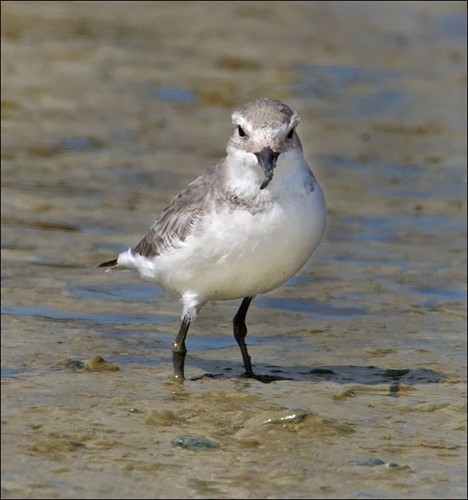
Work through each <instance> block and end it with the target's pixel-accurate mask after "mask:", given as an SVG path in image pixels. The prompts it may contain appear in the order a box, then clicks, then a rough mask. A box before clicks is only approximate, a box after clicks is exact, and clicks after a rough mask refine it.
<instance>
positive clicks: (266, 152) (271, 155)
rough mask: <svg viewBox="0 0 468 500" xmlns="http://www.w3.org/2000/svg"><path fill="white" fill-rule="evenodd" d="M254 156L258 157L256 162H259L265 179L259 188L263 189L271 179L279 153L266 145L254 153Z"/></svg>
mask: <svg viewBox="0 0 468 500" xmlns="http://www.w3.org/2000/svg"><path fill="white" fill-rule="evenodd" d="M255 156H256V157H257V158H258V163H260V166H261V167H262V170H263V173H264V174H265V179H264V180H263V182H262V185H261V186H260V189H265V188H266V187H267V186H268V184H270V182H271V179H273V170H274V168H275V166H276V160H277V159H278V156H279V153H275V152H274V151H273V150H272V149H271V148H270V147H267V148H263V149H262V150H261V151H260V152H259V153H255Z"/></svg>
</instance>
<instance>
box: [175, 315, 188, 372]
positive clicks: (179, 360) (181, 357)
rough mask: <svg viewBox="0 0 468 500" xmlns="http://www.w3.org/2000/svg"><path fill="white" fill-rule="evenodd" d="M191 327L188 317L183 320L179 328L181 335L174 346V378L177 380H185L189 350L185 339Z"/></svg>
mask: <svg viewBox="0 0 468 500" xmlns="http://www.w3.org/2000/svg"><path fill="white" fill-rule="evenodd" d="M189 326H190V320H188V319H187V318H186V317H184V318H183V319H182V324H181V325H180V328H179V333H178V334H177V337H176V339H175V341H174V343H173V344H172V364H173V366H174V378H175V379H176V380H184V378H185V377H184V362H185V355H186V354H187V348H186V347H185V337H186V336H187V332H188V329H189Z"/></svg>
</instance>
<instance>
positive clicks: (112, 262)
mask: <svg viewBox="0 0 468 500" xmlns="http://www.w3.org/2000/svg"><path fill="white" fill-rule="evenodd" d="M116 265H117V259H112V260H108V261H107V262H103V263H102V264H99V265H98V266H97V267H114V266H116Z"/></svg>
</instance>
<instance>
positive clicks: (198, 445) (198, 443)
mask: <svg viewBox="0 0 468 500" xmlns="http://www.w3.org/2000/svg"><path fill="white" fill-rule="evenodd" d="M171 443H172V444H173V445H174V446H180V447H181V448H186V449H187V450H195V451H199V450H214V449H216V448H219V444H218V443H215V442H214V441H210V440H209V439H206V438H201V437H195V436H176V437H175V438H173V439H172V441H171Z"/></svg>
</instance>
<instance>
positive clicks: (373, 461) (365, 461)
mask: <svg viewBox="0 0 468 500" xmlns="http://www.w3.org/2000/svg"><path fill="white" fill-rule="evenodd" d="M384 464H385V462H384V461H383V460H381V459H380V458H377V457H369V458H361V460H358V461H357V462H356V465H365V466H367V467H375V466H376V465H384Z"/></svg>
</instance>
